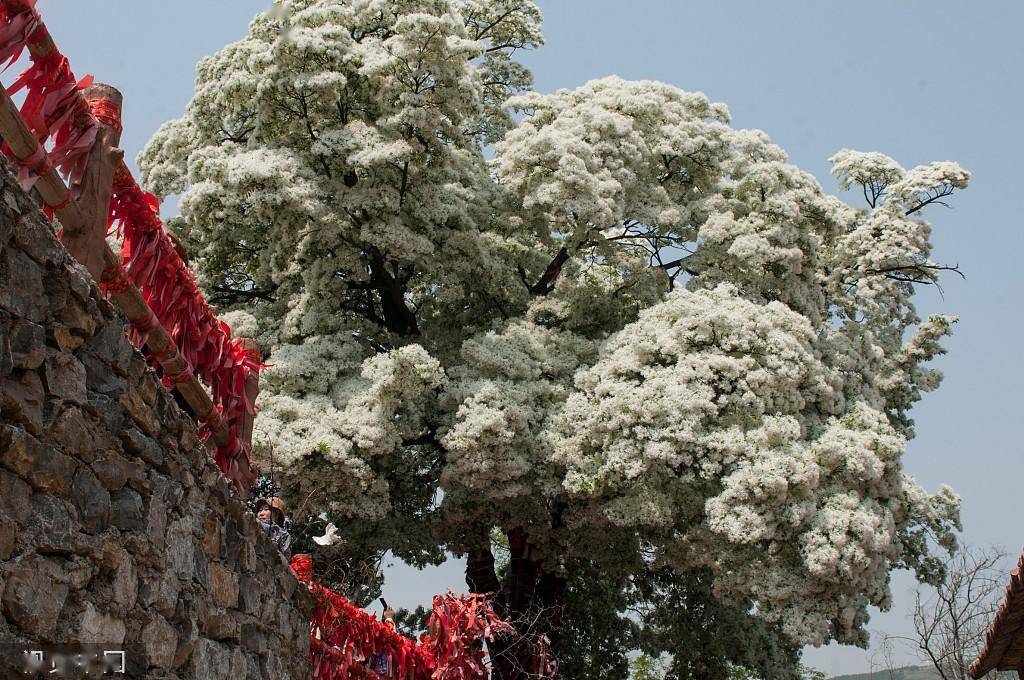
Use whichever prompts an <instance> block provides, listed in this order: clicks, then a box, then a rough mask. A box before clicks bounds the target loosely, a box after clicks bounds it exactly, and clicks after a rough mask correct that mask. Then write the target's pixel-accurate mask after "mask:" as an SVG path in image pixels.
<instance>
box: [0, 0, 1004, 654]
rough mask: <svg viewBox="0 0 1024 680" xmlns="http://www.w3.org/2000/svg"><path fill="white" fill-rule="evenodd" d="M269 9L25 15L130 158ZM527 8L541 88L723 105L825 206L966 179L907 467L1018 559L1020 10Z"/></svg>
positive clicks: (930, 308) (888, 625)
mask: <svg viewBox="0 0 1024 680" xmlns="http://www.w3.org/2000/svg"><path fill="white" fill-rule="evenodd" d="M267 5H268V3H267V2H265V1H262V0H230V1H229V2H209V0H206V1H199V0H178V1H177V2H175V3H173V4H172V5H168V4H167V3H163V2H153V1H150V2H137V1H135V2H130V1H128V0H40V1H39V10H40V11H41V13H42V14H43V17H44V19H45V20H46V21H47V23H48V25H49V27H50V29H51V32H52V33H53V34H54V36H55V38H56V40H57V42H58V44H59V45H60V47H61V49H62V51H63V52H64V53H65V54H67V55H68V56H69V57H70V59H71V63H72V65H73V67H74V69H75V72H76V73H77V74H78V75H84V74H86V73H92V74H93V75H95V76H96V77H97V79H98V80H101V81H104V82H109V83H111V84H114V85H116V86H117V87H118V88H120V89H121V90H122V92H123V93H124V95H125V105H124V120H125V130H124V135H123V137H122V140H123V144H124V146H125V149H126V151H127V156H128V158H129V159H134V157H135V155H136V154H137V153H138V151H139V150H140V149H141V147H142V145H143V144H144V143H145V141H146V139H148V137H149V135H151V134H152V132H153V131H154V130H155V129H156V127H157V126H158V125H159V124H160V123H161V122H163V121H164V120H167V119H168V118H172V117H176V116H178V115H180V114H181V112H182V111H183V109H184V106H185V104H186V102H187V101H188V99H189V97H190V96H191V94H192V89H193V79H194V73H195V70H194V69H195V64H196V62H197V61H198V60H199V59H200V58H201V57H203V56H205V55H207V54H210V53H212V52H214V51H216V50H217V49H219V48H220V47H221V46H223V45H224V44H225V43H227V42H229V41H231V40H235V39H237V38H239V37H241V36H242V35H244V33H245V31H246V27H247V25H248V21H249V20H250V19H251V17H252V16H253V15H254V14H255V13H256V12H257V11H259V10H261V9H263V8H265V7H266V6H267ZM540 5H541V8H542V10H543V12H544V15H545V29H544V33H545V37H546V39H547V44H546V45H545V46H544V47H543V48H542V49H540V50H538V51H536V52H534V53H531V54H528V55H527V56H526V58H525V60H526V62H527V64H528V65H529V66H530V67H531V68H532V69H533V71H534V74H535V77H536V87H537V89H539V90H540V91H545V92H547V91H552V90H555V89H558V88H573V87H577V86H579V85H581V84H583V83H584V82H586V81H587V80H590V79H593V78H599V77H602V76H605V75H610V74H617V75H619V76H622V77H623V78H631V79H655V80H662V81H665V82H668V83H671V84H673V85H676V86H678V87H681V88H683V89H686V90H700V91H703V92H704V93H706V94H707V95H708V96H709V97H710V98H711V99H713V100H715V101H721V102H725V103H726V104H727V105H728V106H729V109H730V110H731V112H732V115H733V120H734V124H735V125H736V126H738V127H756V128H761V129H763V130H765V131H766V132H767V133H768V134H769V135H771V137H772V138H773V139H774V141H775V142H776V143H778V144H779V145H780V146H782V147H783V148H784V149H786V150H787V152H788V153H789V154H790V158H791V160H792V161H793V162H794V163H796V164H797V165H799V166H800V167H802V168H804V169H805V170H808V171H810V172H812V173H814V174H815V175H816V176H817V177H818V178H819V181H821V183H822V185H823V186H824V187H825V188H826V190H828V191H834V189H835V184H834V182H833V181H832V180H831V178H830V177H829V176H828V163H827V158H828V157H829V156H830V155H832V154H833V153H834V152H835V151H837V150H839V149H840V148H843V147H849V148H854V149H860V150H864V151H882V152H884V153H887V154H889V155H891V156H893V157H894V158H896V159H897V160H898V161H899V162H901V163H902V164H903V165H904V166H905V167H910V166H913V165H915V164H918V163H925V162H928V161H931V160H946V159H950V160H955V161H958V162H959V163H960V164H961V165H963V166H964V167H965V168H967V169H968V170H970V171H971V172H972V173H973V179H972V186H971V188H970V189H968V190H967V191H966V192H964V193H962V194H961V195H959V196H956V197H954V199H953V203H952V205H953V209H952V210H944V209H941V208H940V209H938V210H936V211H933V212H932V213H931V214H930V215H929V217H930V219H931V220H932V222H933V223H934V225H935V231H934V242H935V258H936V259H937V260H939V261H943V262H947V263H952V264H959V265H960V267H961V269H962V271H963V272H964V273H965V274H966V276H967V278H966V280H960V279H958V278H955V277H950V278H948V279H947V280H946V282H945V285H944V290H943V294H941V295H940V294H939V293H938V291H935V290H930V291H926V292H925V293H924V294H923V295H922V296H921V301H920V308H921V310H922V311H923V312H926V313H928V312H936V313H947V314H958V315H959V316H960V323H959V324H958V325H957V327H956V332H955V335H954V337H953V338H952V339H950V340H949V342H948V343H947V346H948V348H949V352H950V353H949V355H948V356H947V357H944V358H942V359H941V360H940V361H939V362H938V366H939V367H940V368H941V369H943V371H944V372H945V373H946V381H945V383H944V384H943V386H942V388H941V389H940V390H939V391H938V392H936V393H934V394H931V395H928V396H927V397H926V398H925V400H924V401H923V402H922V403H921V404H919V406H918V407H917V408H916V409H915V412H914V415H915V417H916V419H917V424H918V427H917V430H918V437H917V439H916V440H914V441H913V442H911V444H910V447H909V449H908V452H907V455H906V458H905V466H906V469H907V471H908V472H909V473H910V474H912V475H913V476H915V477H916V478H917V479H918V480H919V481H920V482H921V483H922V484H923V485H924V486H925V487H926V488H931V489H934V488H935V487H936V486H937V485H938V484H939V483H942V482H946V483H949V484H951V485H952V486H953V487H954V488H955V489H956V490H957V491H958V492H959V493H960V494H961V495H962V496H963V505H964V508H963V518H964V529H965V531H964V537H965V539H966V540H967V541H968V542H970V543H972V544H978V545H987V544H1000V545H1003V546H1005V547H1006V548H1007V549H1008V550H1009V551H1010V552H1011V553H1014V552H1016V551H1017V550H1019V549H1020V547H1021V544H1022V541H1024V527H1022V526H1021V524H1020V523H1019V521H1015V515H1017V514H1018V512H1019V511H1018V509H1017V508H1016V507H1015V501H1016V500H1017V499H1018V497H1019V492H1018V488H1019V484H1020V482H1019V480H1020V479H1022V473H1024V459H1022V457H1021V455H1020V445H1019V443H1018V441H1019V439H1020V438H1021V435H1022V433H1024V424H1022V417H1021V415H1020V409H1021V399H1020V386H1021V385H1022V381H1024V361H1022V359H1021V349H1020V347H1021V337H1022V331H1024V328H1022V326H1024V324H1022V317H1021V304H1020V299H1021V295H1022V293H1024V267H1021V265H1020V262H1019V258H1020V257H1021V254H1022V252H1024V248H1022V245H1024V244H1022V239H1024V235H1022V231H1021V229H1020V226H1019V224H1018V221H1019V218H1018V215H1019V213H1020V209H1019V206H1018V203H1017V201H1018V196H1020V194H1018V192H1020V191H1022V190H1024V170H1022V166H1021V159H1022V158H1024V141H1022V135H1021V132H1020V129H1019V121H1020V118H1021V110H1022V108H1024V86H1022V85H1021V77H1020V74H1019V70H1020V68H1021V66H1022V65H1024V41H1021V40H1020V36H1019V30H1020V26H1022V25H1024V3H1019V2H1009V1H997V0H986V1H984V2H975V3H963V2H952V1H951V0H940V1H932V2H925V1H924V0H920V1H919V0H864V1H862V2H858V3H842V4H840V3H838V2H833V1H831V0H820V1H818V2H806V1H801V2H798V1H797V0H774V1H773V2H760V1H758V0H746V1H739V0H735V1H724V0H717V1H715V2H711V1H710V0H707V1H704V2H691V1H685V0H677V1H670V0H635V1H633V2H622V1H621V0H541V1H540ZM169 7H173V9H169ZM12 76H13V73H8V74H6V77H5V82H9V81H10V78H11V77H12ZM845 198H846V199H847V200H849V201H851V202H854V201H855V200H856V197H855V196H852V195H851V196H846V197H845ZM447 587H452V588H456V589H461V588H463V582H462V576H461V570H460V569H459V568H458V565H450V566H446V567H442V568H440V569H437V570H432V571H431V572H430V573H425V574H417V573H415V572H410V570H408V569H403V568H401V567H395V568H393V569H391V570H389V572H388V582H387V586H386V591H387V592H386V596H387V597H388V599H389V602H392V603H393V604H394V605H396V606H397V605H402V606H413V605H415V604H417V603H419V602H423V603H425V602H426V601H427V599H428V597H429V595H430V594H431V593H433V592H435V591H440V590H443V589H444V588H447ZM912 587H913V582H912V579H910V578H908V577H907V576H906V575H897V576H896V577H895V578H894V592H895V604H894V606H893V610H892V611H891V612H890V613H888V614H885V615H879V616H875V617H873V619H872V623H871V624H870V627H871V628H872V629H887V630H889V631H894V632H901V631H906V630H907V628H908V625H909V624H908V622H907V621H906V616H905V615H906V609H907V607H908V606H909V603H910V598H909V596H908V592H909V590H910V589H911V588H912ZM805 659H806V660H807V661H808V662H809V663H811V664H812V665H814V666H816V667H818V668H820V669H822V670H824V671H826V672H829V673H839V672H842V673H849V672H858V671H862V670H867V669H868V667H869V661H868V656H867V654H866V653H865V652H863V651H862V650H858V649H850V648H845V649H844V648H838V647H836V646H831V647H827V648H824V649H816V650H808V652H807V654H806V657H805Z"/></svg>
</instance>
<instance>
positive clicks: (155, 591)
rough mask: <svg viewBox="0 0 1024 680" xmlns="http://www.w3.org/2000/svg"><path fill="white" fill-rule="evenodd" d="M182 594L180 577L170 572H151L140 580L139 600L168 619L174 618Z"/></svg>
mask: <svg viewBox="0 0 1024 680" xmlns="http://www.w3.org/2000/svg"><path fill="white" fill-rule="evenodd" d="M180 592H181V585H180V583H179V581H178V577H177V576H176V575H175V574H174V572H172V571H170V570H168V571H150V572H147V573H146V574H144V575H143V576H142V578H141V579H140V580H139V598H140V601H141V602H142V604H143V605H145V606H147V607H152V608H153V609H155V610H156V611H158V612H160V613H161V614H162V615H164V616H166V617H172V616H174V610H175V609H176V608H177V606H178V594H179V593H180Z"/></svg>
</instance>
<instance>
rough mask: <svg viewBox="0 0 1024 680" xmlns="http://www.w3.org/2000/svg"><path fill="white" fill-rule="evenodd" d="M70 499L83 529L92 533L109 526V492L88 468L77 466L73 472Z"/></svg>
mask: <svg viewBox="0 0 1024 680" xmlns="http://www.w3.org/2000/svg"><path fill="white" fill-rule="evenodd" d="M71 500H72V502H73V503H74V504H75V508H77V509H78V518H79V520H80V521H81V523H82V528H83V529H84V530H85V531H87V532H89V533H93V534H94V533H97V532H99V531H102V530H103V529H106V528H107V526H109V524H110V492H109V491H107V490H106V489H105V488H103V485H102V484H100V480H99V479H97V477H96V475H95V474H93V473H92V471H91V470H90V469H89V468H86V467H82V468H79V469H78V472H76V473H75V480H74V482H73V483H72V485H71Z"/></svg>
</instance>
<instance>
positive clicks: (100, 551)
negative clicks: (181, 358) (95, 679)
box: [0, 170, 312, 680]
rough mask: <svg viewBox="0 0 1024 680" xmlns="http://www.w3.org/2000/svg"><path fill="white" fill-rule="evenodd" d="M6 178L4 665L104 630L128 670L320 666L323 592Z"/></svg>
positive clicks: (1, 309) (288, 674)
mask: <svg viewBox="0 0 1024 680" xmlns="http://www.w3.org/2000/svg"><path fill="white" fill-rule="evenodd" d="M0 194H2V197H0V602H2V607H0V649H2V650H4V651H3V656H4V657H5V658H4V659H0V675H2V677H8V675H6V674H5V673H7V672H11V667H12V666H11V665H10V664H14V663H22V661H21V660H20V659H18V660H17V662H15V661H14V660H12V659H11V658H9V657H10V654H11V650H13V649H16V648H20V647H25V648H29V647H31V648H32V649H36V648H38V647H40V646H42V645H45V644H58V643H74V644H79V643H100V644H102V645H103V646H104V647H106V648H107V649H122V648H123V649H124V650H125V651H126V656H127V660H128V666H129V670H130V673H129V676H130V677H141V678H196V679H199V678H204V679H205V678H231V679H232V680H237V679H240V678H271V679H273V680H281V679H288V678H308V677H310V669H309V659H308V647H309V628H308V621H309V613H310V609H311V606H312V602H311V599H310V596H309V594H308V592H306V590H305V589H304V588H302V587H301V586H300V585H299V583H298V582H297V581H296V579H295V577H294V575H293V574H292V572H291V570H290V569H289V568H288V564H287V563H286V562H285V560H284V558H283V557H282V556H281V554H280V553H279V552H278V551H277V549H276V548H275V547H274V545H273V544H272V543H271V542H270V541H269V540H267V539H266V537H265V536H264V535H263V533H262V532H261V531H260V530H259V527H258V525H257V523H256V520H255V518H254V517H253V515H252V514H251V513H250V512H249V511H248V509H247V507H246V505H245V504H244V503H243V502H241V501H239V500H238V499H237V498H236V497H235V495H234V494H233V493H232V491H231V489H230V488H229V486H228V485H227V483H226V482H225V481H224V479H223V477H222V475H221V474H220V471H219V470H218V469H217V467H216V465H215V464H214V463H213V461H212V458H211V456H210V454H209V452H208V450H207V449H206V448H205V446H204V445H203V444H202V443H201V442H200V440H199V438H198V436H197V434H196V427H195V424H194V423H193V421H192V420H191V419H190V418H189V417H188V416H187V415H185V414H183V413H182V412H181V411H180V410H179V409H178V407H177V405H176V404H175V402H174V399H173V398H172V397H171V395H170V394H168V392H167V391H166V390H165V389H164V388H163V386H161V385H160V384H159V382H158V381H157V380H156V379H155V377H154V375H153V373H152V372H151V371H150V370H149V369H148V368H147V366H146V363H145V361H144V360H143V358H142V356H141V355H140V354H139V353H138V352H137V351H135V349H134V348H133V347H132V346H131V345H130V344H129V342H128V340H127V339H126V337H125V334H124V324H123V322H122V320H121V318H120V317H119V316H118V314H117V313H116V311H115V310H114V309H113V308H112V307H111V305H110V304H108V303H107V302H106V301H105V300H104V299H103V297H102V296H101V295H100V293H99V291H98V290H97V288H96V286H95V285H94V283H93V282H92V279H91V278H90V277H89V274H88V273H87V272H86V271H85V270H84V268H82V267H81V266H80V265H79V264H78V263H77V262H76V261H75V260H74V259H73V258H72V257H71V256H70V255H68V254H67V252H66V251H65V250H64V248H63V247H62V246H61V244H60V242H59V241H58V240H57V239H56V238H55V236H54V235H53V233H52V231H51V228H50V226H49V225H48V223H47V221H46V220H45V219H44V218H43V216H42V215H41V214H40V212H39V208H38V206H37V205H36V203H35V202H34V201H33V200H32V199H31V198H30V197H29V196H27V195H26V194H25V193H23V192H22V191H21V190H20V189H19V188H18V186H17V184H16V183H15V182H14V180H13V178H12V177H11V175H10V174H9V172H7V171H6V170H0ZM4 663H8V664H9V666H7V667H5V666H4ZM5 668H7V670H6V671H5ZM21 677H25V676H21Z"/></svg>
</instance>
